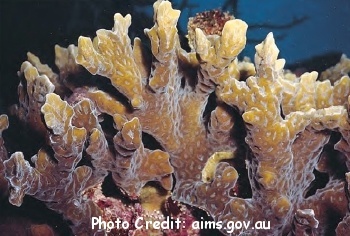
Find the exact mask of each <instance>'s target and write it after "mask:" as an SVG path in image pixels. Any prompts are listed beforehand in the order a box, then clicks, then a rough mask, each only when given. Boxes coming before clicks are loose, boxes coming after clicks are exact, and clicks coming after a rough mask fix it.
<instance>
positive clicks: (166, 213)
mask: <svg viewBox="0 0 350 236" xmlns="http://www.w3.org/2000/svg"><path fill="white" fill-rule="evenodd" d="M179 15H180V11H178V10H174V9H172V7H171V3H170V2H168V1H161V0H158V1H156V2H155V3H154V26H153V27H152V28H151V29H146V30H145V33H146V35H147V36H148V38H149V40H150V51H148V50H147V49H146V48H145V47H144V44H142V43H141V41H140V39H138V38H135V39H134V40H133V42H131V39H130V38H129V37H128V27H129V26H130V24H131V16H130V15H126V16H125V17H123V16H122V15H120V14H115V16H114V27H113V29H112V30H105V29H100V30H98V31H97V32H96V35H97V36H96V37H95V38H94V39H90V38H87V37H80V38H79V40H78V46H77V47H76V46H74V45H71V46H69V47H68V48H61V47H59V46H56V47H55V53H56V66H57V68H58V70H59V72H58V73H56V72H54V71H52V70H51V69H50V67H48V66H47V65H44V64H41V62H40V60H39V59H38V58H37V57H36V56H35V55H33V54H31V53H28V60H27V61H25V62H24V63H23V64H22V66H21V68H20V72H19V75H20V77H21V80H22V81H21V83H20V85H19V87H18V95H19V104H18V105H16V106H14V107H12V109H11V111H12V113H13V114H15V115H16V116H17V117H18V119H19V120H20V121H22V122H23V124H25V126H26V127H28V128H29V129H31V130H33V132H34V131H35V132H36V133H37V134H38V135H39V136H40V137H41V139H42V140H41V141H40V142H41V143H42V147H41V148H40V149H39V150H37V154H36V155H34V156H33V157H31V158H30V157H27V156H26V157H25V156H24V154H23V153H22V152H20V151H18V152H15V153H12V154H10V155H8V154H7V151H6V149H5V147H6V139H5V140H4V139H3V138H1V139H0V184H1V189H8V192H7V193H5V194H8V199H9V202H10V203H11V204H13V205H15V206H21V204H22V203H23V198H24V196H25V195H30V196H32V197H33V198H35V199H37V200H39V201H41V202H43V203H44V204H45V205H46V206H47V208H49V209H51V210H53V211H56V212H57V213H59V214H61V215H62V217H63V218H64V219H65V220H66V221H67V222H68V224H69V225H70V228H71V230H72V232H73V233H74V234H75V235H105V233H108V234H110V235H199V234H200V232H201V230H203V229H205V228H206V227H207V228H208V227H212V228H216V229H218V230H220V231H221V232H222V233H223V234H224V235H288V234H295V235H330V234H334V233H336V234H337V235H348V232H349V230H350V211H349V200H350V195H349V192H350V187H349V184H350V172H349V173H346V172H347V171H348V170H349V168H350V159H349V158H350V118H349V102H350V99H349V94H350V78H349V76H348V73H349V71H350V60H349V59H347V58H346V57H345V56H343V57H342V58H341V61H340V62H339V63H338V64H337V65H335V66H334V67H332V68H330V69H328V70H327V71H325V72H323V73H321V74H320V75H318V73H316V72H310V73H304V74H302V75H301V76H300V77H298V76H296V75H295V74H293V73H292V72H290V71H287V70H284V69H283V68H284V64H285V61H284V59H277V57H278V53H279V50H278V48H277V47H276V45H275V41H274V38H273V35H272V33H270V34H268V35H267V37H266V39H265V40H264V41H263V42H262V43H260V44H259V45H257V46H256V54H255V58H254V63H251V62H250V61H249V60H247V59H244V60H243V61H239V60H238V59H237V56H238V54H239V53H240V52H241V51H242V49H243V48H244V46H245V43H246V30H247V27H248V26H247V24H246V23H245V22H243V21H241V20H238V19H234V18H233V17H230V16H228V15H227V14H225V13H220V12H219V11H212V12H206V13H203V14H198V15H197V16H196V18H192V19H191V20H190V23H189V27H188V29H189V32H188V39H189V45H190V48H191V51H190V52H187V51H185V50H184V49H182V48H181V46H180V42H179V36H178V34H177V28H176V24H177V20H178V18H179ZM208 17H212V18H213V19H214V21H213V22H214V23H213V24H212V25H210V24H209V23H208V22H210V21H208ZM215 20H216V21H215ZM215 22H216V23H215ZM209 27H213V28H212V29H209ZM216 27H218V28H216ZM220 27H221V28H220ZM219 28H220V29H219ZM87 71H88V72H90V73H88V72H87ZM91 74H92V75H91ZM10 121H11V120H10ZM9 123H10V126H11V122H9V119H8V116H7V115H5V114H3V115H1V117H0V131H1V132H0V134H2V133H4V132H6V129H7V128H8V126H9ZM147 140H151V141H147ZM344 166H345V167H346V168H344ZM343 169H346V170H345V171H343V172H342V173H339V170H343ZM316 173H318V174H317V175H320V174H322V175H326V176H327V180H326V181H324V184H323V185H315V182H317V180H318V179H317V178H316V177H315V175H316ZM108 178H109V179H110V182H112V184H113V186H114V188H117V189H120V191H121V193H120V195H118V196H127V198H128V199H129V202H125V199H121V197H119V198H118V197H113V196H107V195H106V194H105V192H104V190H103V188H104V187H103V183H104V182H106V180H107V179H108ZM315 186H317V187H315ZM191 208H198V209H202V210H204V211H206V212H207V213H208V214H209V215H210V216H211V217H212V219H211V221H208V222H205V221H203V220H201V219H198V218H196V217H195V216H194V215H193V214H192V211H191ZM257 223H259V224H257ZM254 226H255V228H254ZM43 228H44V227H43ZM45 230H46V231H47V232H49V231H50V230H48V229H47V228H45ZM32 231H33V232H34V231H35V230H32ZM37 231H40V230H38V229H37ZM47 232H46V233H47ZM51 233H52V235H53V231H51ZM38 235H39V234H38ZM41 235H42V234H41Z"/></svg>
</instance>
